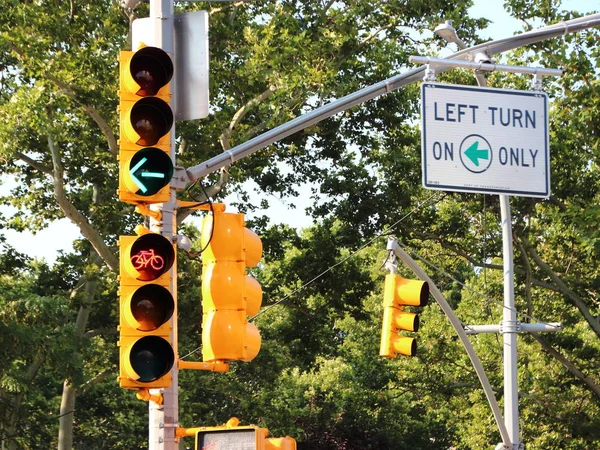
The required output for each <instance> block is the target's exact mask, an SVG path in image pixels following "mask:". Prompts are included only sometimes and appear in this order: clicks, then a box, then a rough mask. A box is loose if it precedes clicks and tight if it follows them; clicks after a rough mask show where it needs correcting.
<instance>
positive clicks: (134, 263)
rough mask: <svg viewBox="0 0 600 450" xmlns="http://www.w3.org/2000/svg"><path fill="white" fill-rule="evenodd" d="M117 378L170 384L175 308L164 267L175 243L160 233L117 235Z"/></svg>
mask: <svg viewBox="0 0 600 450" xmlns="http://www.w3.org/2000/svg"><path fill="white" fill-rule="evenodd" d="M119 247H120V276H119V280H120V287H119V299H120V300H119V301H120V321H119V334H120V336H119V347H120V351H119V367H120V371H119V384H120V385H121V387H124V388H130V389H150V388H165V387H169V386H170V385H171V374H170V371H171V368H172V367H173V364H174V363H175V353H174V350H173V346H172V340H171V325H170V320H171V317H172V315H173V311H174V309H175V300H174V298H173V295H172V293H171V277H170V269H171V267H172V266H173V263H174V261H175V247H174V245H173V244H172V243H171V242H170V241H169V240H168V239H167V238H165V237H164V236H162V235H160V234H157V233H150V232H147V233H144V234H142V235H141V236H120V237H119Z"/></svg>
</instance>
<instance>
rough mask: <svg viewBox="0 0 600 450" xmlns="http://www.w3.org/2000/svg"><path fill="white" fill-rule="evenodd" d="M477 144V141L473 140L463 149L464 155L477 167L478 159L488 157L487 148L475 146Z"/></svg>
mask: <svg viewBox="0 0 600 450" xmlns="http://www.w3.org/2000/svg"><path fill="white" fill-rule="evenodd" d="M478 145H479V141H475V142H473V143H472V144H471V146H470V147H469V148H468V149H466V150H465V156H466V157H467V158H469V159H470V160H471V161H472V162H473V164H475V165H476V166H477V167H479V160H480V159H490V154H489V150H488V149H484V148H477V146H478Z"/></svg>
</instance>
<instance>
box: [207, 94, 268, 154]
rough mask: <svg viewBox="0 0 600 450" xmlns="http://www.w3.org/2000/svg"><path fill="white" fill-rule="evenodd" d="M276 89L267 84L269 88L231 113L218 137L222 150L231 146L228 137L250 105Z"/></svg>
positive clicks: (253, 104)
mask: <svg viewBox="0 0 600 450" xmlns="http://www.w3.org/2000/svg"><path fill="white" fill-rule="evenodd" d="M276 89H277V87H276V86H269V88H268V89H267V90H265V91H264V92H262V93H261V94H259V95H257V96H256V97H254V98H253V99H251V100H250V101H248V102H247V103H246V104H245V105H244V106H242V107H241V108H240V109H238V110H237V112H236V113H235V114H234V115H233V118H232V119H231V122H230V123H229V126H228V127H227V128H226V129H225V131H223V133H222V134H221V137H220V138H219V141H220V142H221V147H223V150H229V149H230V148H231V143H230V142H229V138H230V137H231V135H232V134H233V129H234V128H235V127H236V126H237V125H238V124H239V123H240V122H241V121H242V119H243V118H244V117H245V116H246V114H248V113H249V112H250V110H251V109H252V107H254V106H255V105H257V104H258V103H260V102H262V101H264V100H265V99H267V98H268V97H269V96H270V95H271V94H272V93H273V92H275V90H276Z"/></svg>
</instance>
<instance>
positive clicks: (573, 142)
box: [0, 0, 600, 450]
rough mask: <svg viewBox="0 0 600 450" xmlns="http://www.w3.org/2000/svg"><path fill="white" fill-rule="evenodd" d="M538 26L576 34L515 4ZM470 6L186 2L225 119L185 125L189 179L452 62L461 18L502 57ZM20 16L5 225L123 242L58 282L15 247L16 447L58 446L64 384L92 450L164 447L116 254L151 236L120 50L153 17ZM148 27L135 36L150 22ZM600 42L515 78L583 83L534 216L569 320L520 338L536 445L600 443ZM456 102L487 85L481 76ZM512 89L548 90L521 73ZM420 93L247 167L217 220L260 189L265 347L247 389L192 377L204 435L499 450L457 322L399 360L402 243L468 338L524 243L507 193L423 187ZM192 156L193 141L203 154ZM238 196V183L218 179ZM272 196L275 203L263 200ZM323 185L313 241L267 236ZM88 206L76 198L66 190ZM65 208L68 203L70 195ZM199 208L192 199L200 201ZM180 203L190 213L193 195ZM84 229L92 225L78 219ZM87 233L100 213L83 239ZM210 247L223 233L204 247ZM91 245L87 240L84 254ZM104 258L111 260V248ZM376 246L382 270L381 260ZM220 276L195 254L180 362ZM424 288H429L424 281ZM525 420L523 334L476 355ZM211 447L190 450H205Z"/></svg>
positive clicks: (555, 316) (187, 403)
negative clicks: (132, 196) (384, 352)
mask: <svg viewBox="0 0 600 450" xmlns="http://www.w3.org/2000/svg"><path fill="white" fill-rule="evenodd" d="M505 3H506V5H505V8H506V9H507V11H509V12H510V13H511V14H512V15H513V16H514V17H516V18H519V19H521V20H523V21H524V22H525V26H537V25H538V24H540V23H542V22H543V23H548V24H549V23H556V22H559V21H561V20H566V19H569V18H572V17H574V16H575V15H576V13H574V12H569V11H564V10H563V8H562V7H561V6H560V4H559V2H548V1H542V0H527V1H515V0H510V1H507V2H505ZM470 4H471V2H470V1H464V0H455V1H447V0H444V1H442V0H435V1H409V2H401V1H395V0H394V1H375V2H374V1H366V0H351V1H344V2H314V1H313V2H307V1H288V0H283V1H278V2H230V3H214V2H212V3H209V2H207V3H200V4H198V3H182V4H177V5H176V6H177V10H178V11H180V10H181V11H187V10H193V9H198V8H201V7H203V8H206V9H207V10H208V12H209V15H210V55H211V69H210V92H211V112H212V114H211V115H210V116H209V117H208V118H206V119H203V120H200V121H190V122H184V123H179V122H178V124H177V130H178V144H181V151H180V152H178V154H177V164H178V165H180V166H182V167H190V166H194V165H196V164H197V163H198V162H201V161H204V160H206V159H208V158H210V157H212V156H214V155H216V154H218V153H220V152H222V151H223V150H226V149H229V148H231V147H233V146H235V145H237V144H240V143H243V142H245V141H247V140H248V139H250V138H252V137H254V136H256V135H258V134H260V133H261V132H264V131H266V130H268V129H270V128H273V127H275V126H277V125H280V124H282V123H285V122H286V121H288V120H290V119H293V118H294V117H297V116H298V115H299V114H302V113H304V112H307V111H310V110H313V109H314V108H315V107H317V106H319V105H321V104H324V103H327V102H330V101H332V100H333V99H337V98H341V97H342V96H345V95H347V94H350V93H352V92H355V91H356V90H358V89H361V88H363V87H365V86H368V85H371V84H373V83H376V82H379V81H381V80H383V79H386V78H389V77H390V76H393V75H395V74H398V73H400V72H403V71H405V70H406V67H407V65H408V57H409V56H410V55H412V54H432V53H435V52H437V51H438V50H440V47H441V46H442V45H445V43H444V42H442V41H441V40H440V39H438V38H437V37H433V35H432V33H430V32H428V31H427V30H431V29H432V28H434V27H435V26H436V25H437V24H438V23H439V22H441V21H442V20H448V19H452V20H453V21H454V26H455V27H456V29H457V30H458V32H459V35H460V36H461V38H462V39H463V40H464V41H465V42H467V43H469V44H475V43H478V42H480V39H479V37H478V31H479V30H480V29H482V28H483V27H484V26H485V25H486V23H487V22H488V21H487V20H486V19H479V18H473V17H470V16H469V13H468V7H469V6H470ZM3 6H4V8H2V10H1V11H0V23H2V24H3V25H4V26H3V27H2V29H1V30H0V85H1V87H2V89H0V157H1V158H2V162H3V165H2V168H3V169H2V174H3V180H4V179H5V177H11V179H13V180H14V181H15V182H16V187H15V188H14V189H13V190H12V192H10V193H8V192H5V191H3V194H2V197H1V198H0V203H1V204H2V205H6V206H11V207H13V208H14V209H11V211H15V212H14V213H13V214H12V215H9V214H6V217H2V221H1V222H2V225H1V227H2V228H3V229H14V230H17V231H21V230H31V231H38V230H40V229H43V228H44V227H46V226H47V225H48V223H50V222H51V221H53V220H55V219H57V218H62V217H65V216H67V217H70V218H72V220H73V221H74V222H76V224H77V225H79V226H82V224H83V223H84V222H85V223H86V224H88V225H89V226H90V228H92V229H93V230H95V232H97V233H98V236H97V237H92V236H90V234H89V233H87V234H83V236H84V237H83V238H81V237H78V238H77V239H76V240H75V242H74V250H73V252H70V253H68V254H63V255H61V256H60V257H59V258H58V259H57V262H56V264H54V265H53V266H52V267H49V266H48V265H47V264H45V263H43V262H40V261H32V260H31V259H30V258H28V257H26V256H24V255H21V254H19V253H18V252H17V251H15V249H14V248H12V247H11V246H10V245H9V243H7V242H6V241H5V239H2V241H1V242H0V245H2V253H1V254H0V353H1V356H2V357H1V358H0V416H1V417H2V420H0V439H1V440H2V446H3V448H10V449H13V448H15V449H16V448H52V447H56V446H57V445H58V443H57V442H58V428H59V426H60V423H61V420H60V419H61V418H60V417H59V415H60V411H61V410H60V408H61V406H60V405H61V400H62V396H63V384H64V383H67V384H68V385H69V386H72V387H73V388H74V389H75V391H76V402H75V408H74V411H62V413H63V414H64V415H65V417H67V416H68V415H72V416H73V418H74V420H73V424H74V431H73V435H74V436H73V446H74V447H76V448H80V449H86V448H89V449H96V448H110V449H137V448H140V449H141V448H145V447H146V446H147V439H146V436H147V427H148V423H147V405H146V404H144V403H143V402H140V401H138V400H136V399H135V396H134V394H133V392H129V391H124V390H121V389H119V388H118V385H117V381H116V373H117V366H118V349H117V346H116V340H117V337H116V336H117V331H116V326H117V323H118V302H117V293H116V291H117V280H116V276H117V274H116V273H115V271H114V270H111V269H110V268H109V267H110V263H109V262H108V261H106V260H105V261H101V260H100V259H101V258H99V257H98V256H97V254H96V251H95V249H97V248H98V247H99V245H100V244H102V245H105V246H107V248H108V249H109V251H112V252H115V253H116V250H117V248H116V242H117V237H118V236H119V235H120V234H130V233H132V230H133V228H134V227H135V225H137V224H139V223H140V222H141V221H142V219H141V218H140V216H139V215H137V214H136V213H134V212H133V208H132V207H131V206H129V205H124V204H122V203H119V202H118V201H117V197H116V194H115V191H116V187H117V179H118V177H117V170H118V169H117V161H116V154H115V153H116V150H115V148H114V145H115V142H116V141H115V140H116V135H115V134H116V133H117V129H118V124H117V114H116V113H115V108H116V105H117V76H118V70H117V54H118V52H119V50H121V49H124V48H126V47H127V45H128V44H127V41H128V33H129V28H128V26H129V20H130V19H131V18H134V17H135V15H136V13H137V14H138V15H139V16H140V17H145V16H147V15H148V6H147V5H146V4H144V3H141V4H140V5H139V6H138V7H137V10H136V11H135V12H132V11H127V12H126V11H124V10H123V9H122V8H121V7H120V6H119V2H117V1H108V0H101V1H88V0H83V1H80V2H51V1H46V0H39V1H21V0H7V1H6V2H5V5H3ZM129 14H131V16H130V17H128V15H129ZM597 43H598V32H597V30H590V31H586V32H582V33H578V34H573V35H567V36H565V37H563V38H561V39H554V40H549V41H545V42H543V43H539V44H535V45H533V46H530V47H527V48H526V49H518V50H516V51H514V52H511V53H510V54H509V55H506V56H503V57H501V58H500V60H502V62H506V63H513V64H517V65H528V64H529V65H543V66H547V67H562V68H563V69H564V75H563V76H562V77H561V78H559V79H557V80H550V79H549V78H548V77H547V78H546V79H544V88H545V90H546V91H547V92H548V93H549V95H550V98H551V115H550V130H551V136H550V142H551V155H552V197H551V198H550V199H548V200H535V199H523V198H512V199H511V208H512V215H513V228H514V235H515V264H516V269H515V273H516V276H515V292H516V297H517V299H516V304H517V308H518V310H519V312H520V316H519V319H520V320H521V321H522V322H529V321H531V322H535V321H561V322H563V324H564V325H565V330H564V331H562V332H561V333H556V334H550V333H548V334H543V335H539V336H536V337H532V336H527V335H521V336H520V337H519V355H520V357H519V392H520V402H519V406H520V414H521V423H520V426H521V429H522V433H521V434H522V436H523V441H524V442H525V444H526V446H527V448H531V449H545V448H561V449H566V450H572V449H573V450H574V449H589V448H597V447H598V446H599V445H600V435H599V433H598V430H599V429H600V423H599V420H600V419H599V417H600V414H599V411H598V408H599V401H598V393H597V392H598V391H597V390H595V389H594V388H597V387H598V384H599V383H600V380H599V379H598V373H597V367H598V365H599V364H600V345H599V339H600V332H599V331H598V329H596V328H594V326H595V325H597V322H598V316H599V315H600V311H599V305H598V301H597V298H598V291H599V289H600V274H599V272H598V270H599V268H598V257H599V253H600V234H599V233H600V232H599V231H598V222H599V220H600V209H599V208H598V206H597V205H598V202H599V200H600V178H599V177H600V175H599V174H600V171H599V170H598V168H599V165H600V159H599V158H600V140H599V136H600V133H599V129H600V119H599V117H600V111H599V105H600V102H598V99H599V98H598V92H599V89H600V81H599V79H598V64H599V63H598V61H599V58H600V47H598V45H597ZM442 78H443V80H444V82H451V83H464V84H474V83H475V81H474V79H473V77H472V74H471V73H469V72H467V71H450V72H448V73H446V74H444V76H443V77H442ZM488 80H489V84H490V86H496V87H500V86H502V87H513V88H518V89H528V87H527V83H528V81H529V79H528V78H527V77H522V76H514V75H506V74H501V73H495V74H490V75H489V76H488ZM418 97H419V89H418V86H417V85H416V84H415V85H411V86H408V87H406V88H405V89H403V90H400V91H397V92H394V93H391V94H388V95H385V96H382V97H380V98H377V99H373V100H371V101H369V102H367V103H365V104H363V105H360V106H357V107H355V108H353V109H352V110H350V111H345V112H343V113H339V114H337V115H336V116H334V117H332V118H329V119H326V120H323V121H321V122H319V123H317V124H315V125H313V126H311V127H310V128H308V129H306V130H303V131H301V132H298V133H295V134H294V135H292V136H290V137H288V138H286V139H284V140H283V141H281V142H278V143H275V144H273V145H271V146H269V147H268V148H266V149H264V150H263V151H261V152H258V153H256V154H254V155H252V157H250V158H245V159H243V160H240V161H238V162H236V164H234V165H233V166H232V167H230V168H229V177H230V178H229V183H228V184H226V185H224V186H219V187H220V188H221V190H220V192H219V194H218V195H216V196H215V200H219V199H223V198H225V196H226V195H228V194H232V193H235V194H237V196H238V198H239V201H238V206H239V208H240V209H241V210H243V211H247V212H248V213H249V217H250V220H249V221H248V222H249V226H250V227H251V228H253V229H255V230H256V231H257V232H259V234H260V235H261V236H262V239H263V244H264V246H265V252H264V259H263V261H262V263H261V265H260V266H259V267H258V268H256V269H253V272H252V273H253V275H255V276H256V277H257V278H258V279H259V280H260V282H261V284H262V286H263V289H264V301H263V306H264V307H263V310H262V311H261V312H260V314H259V315H258V316H256V317H255V318H253V319H252V321H253V322H254V323H256V325H257V326H258V327H259V329H260V330H261V336H262V340H263V342H262V348H261V352H260V353H259V355H258V357H257V358H256V359H255V360H254V361H253V362H251V363H249V364H243V363H234V364H232V369H231V371H230V372H229V373H227V374H218V373H201V372H194V371H182V372H181V373H180V376H179V382H180V397H179V403H180V418H179V422H180V424H181V425H182V426H188V427H189V426H201V425H215V424H222V423H224V422H225V421H227V420H228V419H229V418H230V417H232V416H237V417H239V418H240V420H241V422H242V423H251V422H253V423H256V424H259V425H261V426H264V427H267V428H269V429H270V430H271V432H272V433H273V434H274V435H276V436H282V435H286V434H287V435H290V436H293V437H294V438H296V439H297V440H298V443H299V448H301V449H302V448H307V449H308V448H311V449H344V448H345V449H365V448H373V449H375V448H377V449H385V448H390V449H393V448H412V449H447V448H457V449H480V448H493V447H494V446H495V445H496V444H497V443H498V442H499V440H500V436H499V433H498V431H497V427H496V424H495V423H494V420H493V417H492V414H491V412H490V409H489V407H488V405H487V402H486V400H485V398H484V395H483V392H482V390H481V388H480V385H479V382H478V379H477V377H476V375H475V373H474V371H473V369H472V367H471V364H470V362H469V360H468V358H467V356H466V354H465V352H464V350H463V349H462V347H461V346H460V344H459V342H458V340H457V339H456V336H455V334H454V332H453V330H452V329H451V327H450V326H449V324H448V321H447V319H446V318H445V317H444V315H443V314H442V312H441V311H440V309H439V308H438V307H437V306H436V305H435V304H433V305H430V306H428V307H427V308H425V309H424V310H423V312H422V314H421V319H422V325H421V330H420V331H419V333H418V343H419V354H418V356H417V357H415V358H397V359H394V360H384V359H382V358H379V357H378V355H377V353H378V346H379V332H380V322H381V313H382V310H381V298H382V292H381V291H382V287H383V272H382V271H380V270H379V268H380V266H381V263H382V261H383V260H384V259H385V257H386V256H387V255H386V254H385V251H384V248H385V241H384V236H387V235H390V234H395V235H396V236H398V237H400V238H401V240H402V242H403V243H405V244H406V245H408V246H409V248H410V249H411V250H412V251H415V252H416V253H417V254H418V255H420V256H421V257H422V258H424V260H425V261H426V262H423V264H426V270H427V271H428V272H429V273H430V274H431V275H432V277H433V278H434V280H435V282H436V285H437V286H438V287H439V288H440V290H441V291H442V292H443V293H444V295H445V296H446V298H447V299H448V301H449V303H450V304H451V305H452V307H453V308H454V309H455V311H456V313H457V315H458V317H459V318H460V320H461V321H463V323H465V324H483V323H498V322H499V321H500V320H501V316H502V306H501V304H502V290H503V287H502V284H503V280H502V271H501V269H502V260H501V256H502V248H501V231H500V226H499V223H498V222H499V215H500V212H499V204H498V201H497V199H496V198H495V197H491V196H484V195H473V194H460V193H441V192H431V191H424V190H423V189H422V187H421V173H420V168H421V161H420V157H419V151H418V148H419V145H420V134H419V130H418V127H417V125H416V124H417V123H418V118H419V98H418ZM183 144H185V145H183ZM204 181H205V182H206V184H207V186H208V184H209V183H214V182H215V181H216V179H215V178H213V177H208V178H207V180H204ZM249 186H254V187H255V188H256V190H257V192H258V196H259V204H251V203H250V200H249V198H250V197H249V195H248V194H249V193H248V190H249V189H251V188H250V187H249ZM306 186H308V188H309V189H310V190H311V194H310V195H311V197H312V198H311V199H312V202H311V205H310V207H309V208H308V210H307V214H308V215H309V216H310V217H311V218H312V219H313V220H314V223H313V225H312V226H311V227H309V228H308V229H305V230H296V229H294V228H292V227H290V226H287V225H281V224H277V223H275V220H274V218H272V217H266V216H260V214H261V209H262V208H265V207H267V206H268V205H269V202H270V199H272V198H277V199H281V200H283V201H284V202H286V203H287V204H289V205H293V204H294V203H295V202H296V200H297V199H298V197H299V196H300V195H304V194H301V193H302V192H304V190H305V188H306ZM63 191H64V192H63ZM63 194H64V195H63ZM192 194H193V193H192ZM181 197H182V198H183V197H184V195H183V193H181ZM73 211H77V212H78V213H80V215H73V214H72V213H73ZM74 217H75V219H73V218H74ZM179 231H180V233H181V234H185V235H187V236H189V237H190V238H191V240H192V241H193V242H194V251H196V252H199V251H200V250H201V249H200V248H198V240H199V239H198V238H199V231H198V230H197V229H196V228H195V227H194V226H193V225H191V224H187V223H186V224H184V226H183V227H182V228H181V229H180V230H179ZM74 238H75V237H74ZM94 239H96V242H94V241H93V240H94ZM359 249H360V250H359ZM201 270H202V267H201V260H200V259H199V258H197V257H191V256H190V255H188V254H186V253H185V252H183V251H179V255H178V274H177V283H178V313H179V317H178V329H179V354H180V356H182V357H183V356H186V359H189V360H199V359H200V351H199V346H200V334H201V330H200V324H201V314H202V311H201V308H200V286H199V283H200V274H201ZM399 270H400V272H401V273H402V274H403V275H405V276H409V277H410V276H411V274H410V273H408V272H407V271H406V269H405V268H402V267H400V268H399ZM472 340H473V343H474V345H475V347H476V349H477V351H478V354H479V355H480V358H481V360H482V362H483V364H484V366H485V368H486V371H487V373H488V377H489V378H490V382H491V384H492V386H493V388H494V389H495V392H496V395H497V398H498V400H499V402H500V404H502V402H503V399H502V388H503V386H502V384H503V378H502V352H501V348H502V347H501V337H499V336H496V335H480V336H477V337H473V338H472ZM186 444H187V445H188V446H191V445H192V444H189V443H188V442H187V441H186Z"/></svg>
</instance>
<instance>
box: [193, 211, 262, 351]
mask: <svg viewBox="0 0 600 450" xmlns="http://www.w3.org/2000/svg"><path fill="white" fill-rule="evenodd" d="M245 225H246V223H245V222H244V215H243V214H233V213H225V212H219V211H213V212H212V213H211V214H208V215H207V216H206V217H205V218H204V220H203V222H202V235H201V236H202V237H201V240H200V241H201V245H202V247H203V248H204V249H205V250H204V251H203V253H202V312H203V314H202V358H203V360H204V361H206V362H209V361H246V362H247V361H251V360H252V359H254V358H255V357H256V355H258V352H259V350H260V344H261V339H260V333H259V332H258V329H257V328H256V326H255V325H254V324H251V323H248V320H247V316H253V315H255V314H257V313H258V311H259V309H260V305H261V302H262V289H261V287H260V285H259V284H258V282H257V281H256V280H255V279H254V278H252V277H250V276H249V275H247V274H246V267H254V266H256V265H258V263H259V261H260V259H261V257H262V242H261V241H260V238H259V237H258V236H257V235H256V234H255V233H254V232H252V231H250V230H249V229H247V228H245Z"/></svg>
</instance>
